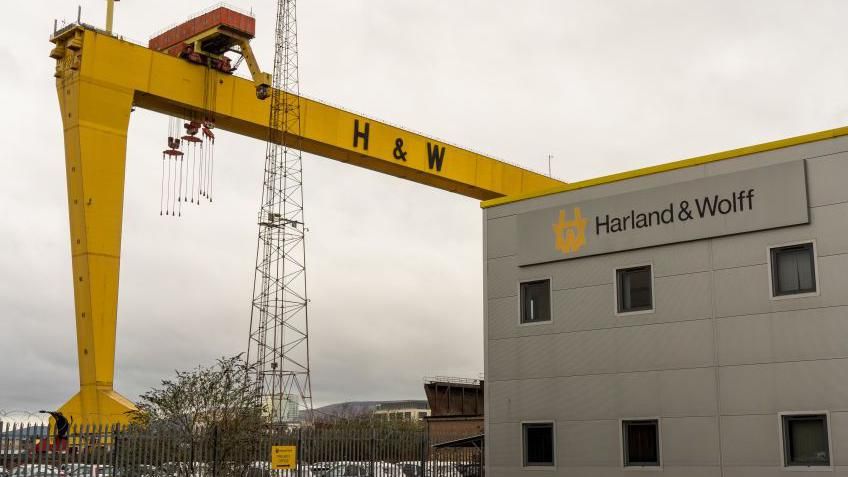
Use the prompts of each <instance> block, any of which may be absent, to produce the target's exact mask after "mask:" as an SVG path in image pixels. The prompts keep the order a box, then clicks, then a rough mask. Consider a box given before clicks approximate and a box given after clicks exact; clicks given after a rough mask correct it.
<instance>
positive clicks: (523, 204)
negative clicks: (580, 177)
mask: <svg viewBox="0 0 848 477" xmlns="http://www.w3.org/2000/svg"><path fill="white" fill-rule="evenodd" d="M704 176H705V173H704V166H694V167H687V168H685V169H677V170H674V171H668V172H662V173H659V174H651V175H647V176H641V177H635V178H633V179H627V180H623V181H617V182H611V183H608V184H600V185H597V186H593V187H587V188H584V189H576V190H572V191H568V192H562V193H559V194H552V195H546V196H542V197H536V198H533V199H527V200H522V201H518V202H512V203H510V204H504V205H499V206H497V207H490V208H488V209H487V210H488V211H489V218H499V217H505V216H507V215H517V214H523V213H526V212H530V211H533V210H538V209H544V208H548V207H555V206H557V205H558V204H561V203H562V202H563V200H566V199H564V197H567V200H568V201H569V202H572V201H585V200H593V199H599V198H602V197H609V196H612V195H618V194H624V193H627V192H633V191H637V190H643V189H652V188H655V187H660V186H664V185H668V184H673V183H675V182H684V181H691V180H694V179H701V178H703V177H704Z"/></svg>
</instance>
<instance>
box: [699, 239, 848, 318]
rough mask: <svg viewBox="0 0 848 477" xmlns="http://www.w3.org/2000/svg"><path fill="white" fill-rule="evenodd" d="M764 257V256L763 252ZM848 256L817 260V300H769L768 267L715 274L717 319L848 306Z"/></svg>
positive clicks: (720, 271)
mask: <svg viewBox="0 0 848 477" xmlns="http://www.w3.org/2000/svg"><path fill="white" fill-rule="evenodd" d="M763 253H765V252H763ZM847 269H848V254H843V255H831V256H827V257H818V270H817V272H818V273H817V277H816V278H817V281H818V285H819V290H820V292H821V293H820V296H811V297H803V298H786V299H780V300H772V299H769V296H770V292H769V284H768V274H769V269H768V266H767V265H765V264H763V265H755V266H750V267H740V268H729V269H725V270H717V271H716V272H715V274H714V283H713V286H714V289H715V303H716V315H717V316H719V317H723V316H738V315H756V314H764V313H773V312H779V311H792V310H801V309H807V308H821V307H830V306H844V305H848V293H846V291H848V282H847V281H846V277H845V270H847Z"/></svg>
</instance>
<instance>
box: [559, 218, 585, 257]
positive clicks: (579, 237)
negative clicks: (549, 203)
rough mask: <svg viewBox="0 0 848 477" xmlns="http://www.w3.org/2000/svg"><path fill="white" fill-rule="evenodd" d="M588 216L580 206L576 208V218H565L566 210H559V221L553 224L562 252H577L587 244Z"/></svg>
mask: <svg viewBox="0 0 848 477" xmlns="http://www.w3.org/2000/svg"><path fill="white" fill-rule="evenodd" d="M586 222H587V220H586V218H585V217H583V215H582V214H581V212H580V207H575V208H574V218H573V219H571V220H566V219H565V210H560V211H559V222H558V223H555V224H554V225H553V229H554V235H555V236H556V248H557V250H559V251H561V252H562V253H571V252H576V251H578V250H580V249H581V248H583V245H586Z"/></svg>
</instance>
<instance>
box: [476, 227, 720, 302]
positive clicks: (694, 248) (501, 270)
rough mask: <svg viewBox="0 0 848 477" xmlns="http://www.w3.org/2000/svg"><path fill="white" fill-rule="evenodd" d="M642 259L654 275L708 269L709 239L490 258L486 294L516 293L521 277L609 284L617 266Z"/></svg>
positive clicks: (558, 284)
mask: <svg viewBox="0 0 848 477" xmlns="http://www.w3.org/2000/svg"><path fill="white" fill-rule="evenodd" d="M643 263H652V265H653V267H654V276H655V277H664V276H671V275H682V274H685V273H695V272H702V271H707V270H709V269H710V246H709V241H707V240H701V241H696V242H687V243H680V244H674V245H669V246H664V247H655V248H648V249H642V250H632V251H628V252H620V253H614V254H609V255H601V256H594V257H585V258H580V259H575V260H567V261H563V262H556V263H548V264H542V265H532V266H529V267H520V268H519V267H518V266H517V262H516V258H515V257H514V256H508V257H500V258H493V259H489V260H488V261H487V267H488V270H487V276H486V282H487V298H488V299H492V298H502V297H506V296H515V295H517V294H518V283H519V282H520V281H522V280H535V279H538V278H550V279H551V288H552V289H553V290H565V289H572V288H580V287H587V286H593V285H604V284H611V283H612V282H613V277H614V275H615V269H616V268H620V267H626V266H630V265H634V264H643Z"/></svg>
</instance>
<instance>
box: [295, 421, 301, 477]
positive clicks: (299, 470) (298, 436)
mask: <svg viewBox="0 0 848 477" xmlns="http://www.w3.org/2000/svg"><path fill="white" fill-rule="evenodd" d="M294 451H295V455H296V456H297V467H296V468H297V477H301V476H302V475H303V470H302V469H303V425H302V424H301V425H300V426H299V427H298V428H297V447H295V448H294Z"/></svg>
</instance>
